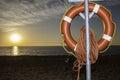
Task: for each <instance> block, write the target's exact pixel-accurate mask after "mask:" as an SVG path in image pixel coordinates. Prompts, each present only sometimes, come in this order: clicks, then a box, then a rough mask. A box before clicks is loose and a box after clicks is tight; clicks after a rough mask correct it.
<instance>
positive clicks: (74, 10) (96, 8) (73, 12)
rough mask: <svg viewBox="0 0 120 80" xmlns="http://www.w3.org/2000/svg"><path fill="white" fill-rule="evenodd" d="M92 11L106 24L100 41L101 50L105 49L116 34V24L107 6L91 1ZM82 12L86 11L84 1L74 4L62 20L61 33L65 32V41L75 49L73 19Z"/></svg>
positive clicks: (90, 7) (90, 9) (90, 8)
mask: <svg viewBox="0 0 120 80" xmlns="http://www.w3.org/2000/svg"><path fill="white" fill-rule="evenodd" d="M92 11H93V12H94V13H96V14H97V15H98V16H99V17H100V18H101V19H102V21H103V24H104V34H103V36H102V38H101V39H100V40H99V41H98V48H99V51H104V50H105V49H106V48H107V47H108V45H109V43H110V41H111V39H112V37H113V35H114V31H115V24H114V22H113V21H112V18H111V14H110V12H109V11H108V10H107V9H106V8H105V7H103V6H100V5H98V4H96V3H93V2H90V3H89V12H92ZM82 12H84V4H83V3H82V4H81V5H76V6H73V7H71V8H70V9H69V10H68V11H67V12H66V13H65V16H64V17H63V19H62V21H61V34H63V36H64V42H65V43H66V44H67V45H68V47H69V48H71V49H72V50H75V48H76V44H77V42H76V41H75V40H74V39H73V37H72V36H71V33H70V26H71V21H72V19H73V18H74V17H76V16H77V15H78V14H79V13H82Z"/></svg>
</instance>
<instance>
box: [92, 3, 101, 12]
mask: <svg viewBox="0 0 120 80" xmlns="http://www.w3.org/2000/svg"><path fill="white" fill-rule="evenodd" d="M99 8H100V5H98V4H96V5H95V7H94V9H93V12H94V13H97V12H98V10H99Z"/></svg>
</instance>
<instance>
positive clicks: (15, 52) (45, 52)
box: [0, 46, 67, 56]
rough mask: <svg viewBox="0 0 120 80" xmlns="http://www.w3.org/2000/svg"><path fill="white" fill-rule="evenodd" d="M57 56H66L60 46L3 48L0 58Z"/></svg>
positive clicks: (0, 51) (0, 48) (0, 50)
mask: <svg viewBox="0 0 120 80" xmlns="http://www.w3.org/2000/svg"><path fill="white" fill-rule="evenodd" d="M24 55H25V56H26V55H28V56H56V55H57V56H59V55H67V53H66V52H65V51H64V49H63V48H62V47H61V46H4V47H0V56H24Z"/></svg>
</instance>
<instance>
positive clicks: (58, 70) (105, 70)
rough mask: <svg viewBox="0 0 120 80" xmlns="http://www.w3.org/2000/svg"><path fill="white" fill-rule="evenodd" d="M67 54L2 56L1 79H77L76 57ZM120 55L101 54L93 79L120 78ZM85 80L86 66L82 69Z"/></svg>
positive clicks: (0, 64)
mask: <svg viewBox="0 0 120 80" xmlns="http://www.w3.org/2000/svg"><path fill="white" fill-rule="evenodd" d="M66 60H67V56H1V57H0V80H76V76H77V72H74V71H73V70H72V67H73V62H74V60H75V59H74V58H73V57H69V61H68V63H66ZM119 61H120V55H116V56H115V55H114V56H112V55H108V56H99V59H98V60H97V62H96V63H95V64H93V65H92V80H120V62H119ZM80 78H81V80H85V66H84V67H83V68H82V69H81V74H80Z"/></svg>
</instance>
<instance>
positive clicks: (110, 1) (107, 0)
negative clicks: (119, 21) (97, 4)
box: [104, 0, 120, 6]
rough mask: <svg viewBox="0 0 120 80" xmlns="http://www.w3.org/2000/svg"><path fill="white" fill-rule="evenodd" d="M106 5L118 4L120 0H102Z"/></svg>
mask: <svg viewBox="0 0 120 80" xmlns="http://www.w3.org/2000/svg"><path fill="white" fill-rule="evenodd" d="M104 1H105V3H106V4H107V5H108V6H116V5H120V0H104Z"/></svg>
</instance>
